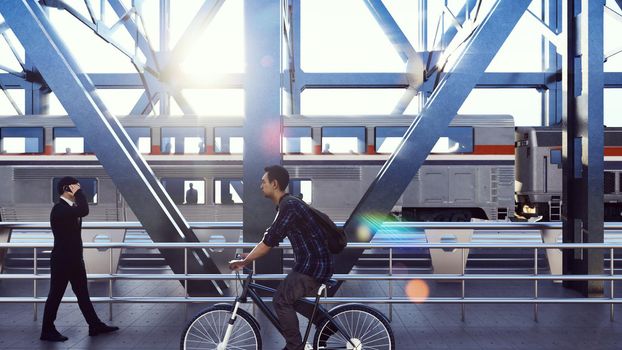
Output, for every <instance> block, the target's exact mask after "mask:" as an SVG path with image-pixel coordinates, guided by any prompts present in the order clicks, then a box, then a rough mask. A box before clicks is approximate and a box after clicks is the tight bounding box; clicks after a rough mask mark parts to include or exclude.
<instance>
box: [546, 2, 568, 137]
mask: <svg viewBox="0 0 622 350" xmlns="http://www.w3.org/2000/svg"><path fill="white" fill-rule="evenodd" d="M542 10H543V13H544V16H543V20H544V21H545V23H546V24H547V25H548V26H549V28H550V29H551V31H553V32H554V33H556V34H558V33H559V32H560V31H561V29H562V28H561V26H562V17H561V15H560V14H561V13H562V0H547V1H544V2H543V3H542ZM557 50H558V48H557V47H556V46H555V44H554V43H551V42H550V41H548V40H546V37H545V38H544V40H543V53H544V57H543V58H544V61H543V64H544V65H543V67H542V68H543V71H545V72H547V73H549V74H555V72H559V71H560V70H561V68H562V57H561V55H559V54H558V51H557ZM546 88H547V90H546V94H545V95H546V96H545V100H546V101H545V104H546V106H545V107H546V108H545V109H544V116H545V119H544V125H560V124H561V122H562V104H563V102H562V100H563V98H562V82H561V81H560V80H558V79H555V80H554V81H547V82H546Z"/></svg>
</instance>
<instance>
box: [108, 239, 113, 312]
mask: <svg viewBox="0 0 622 350" xmlns="http://www.w3.org/2000/svg"><path fill="white" fill-rule="evenodd" d="M112 250H113V248H110V249H109V250H108V251H109V252H110V253H109V254H108V256H109V257H110V259H109V262H110V277H108V299H109V301H108V320H109V321H112Z"/></svg>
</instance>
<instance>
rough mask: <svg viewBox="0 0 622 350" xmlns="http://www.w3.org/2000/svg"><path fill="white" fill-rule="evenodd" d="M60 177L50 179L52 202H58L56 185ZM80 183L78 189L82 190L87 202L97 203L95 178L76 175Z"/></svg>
mask: <svg viewBox="0 0 622 350" xmlns="http://www.w3.org/2000/svg"><path fill="white" fill-rule="evenodd" d="M61 179H62V177H55V178H54V179H52V198H53V202H54V203H58V201H59V200H60V195H59V194H58V190H57V188H56V187H57V186H58V182H59V181H60V180H61ZM77 180H78V182H79V183H80V189H81V190H82V191H83V192H84V196H86V200H87V201H88V202H89V204H97V179H95V178H88V177H78V178H77Z"/></svg>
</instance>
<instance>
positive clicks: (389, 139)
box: [376, 126, 408, 153]
mask: <svg viewBox="0 0 622 350" xmlns="http://www.w3.org/2000/svg"><path fill="white" fill-rule="evenodd" d="M406 130H408V128H407V127H399V126H395V127H377V128H376V153H393V151H395V149H396V148H397V146H398V145H399V144H400V142H401V141H402V137H403V136H404V133H405V132H406Z"/></svg>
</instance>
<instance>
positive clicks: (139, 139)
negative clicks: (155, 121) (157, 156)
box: [125, 127, 151, 154]
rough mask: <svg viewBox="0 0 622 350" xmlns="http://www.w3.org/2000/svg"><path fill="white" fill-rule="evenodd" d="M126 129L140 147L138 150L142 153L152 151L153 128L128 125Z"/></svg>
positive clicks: (137, 146)
mask: <svg viewBox="0 0 622 350" xmlns="http://www.w3.org/2000/svg"><path fill="white" fill-rule="evenodd" d="M125 131H126V132H127V135H128V136H129V137H130V139H131V140H132V142H133V143H134V145H135V146H136V148H137V149H138V152H140V153H142V154H149V153H151V130H150V129H149V128H143V127H127V128H125Z"/></svg>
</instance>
